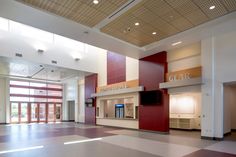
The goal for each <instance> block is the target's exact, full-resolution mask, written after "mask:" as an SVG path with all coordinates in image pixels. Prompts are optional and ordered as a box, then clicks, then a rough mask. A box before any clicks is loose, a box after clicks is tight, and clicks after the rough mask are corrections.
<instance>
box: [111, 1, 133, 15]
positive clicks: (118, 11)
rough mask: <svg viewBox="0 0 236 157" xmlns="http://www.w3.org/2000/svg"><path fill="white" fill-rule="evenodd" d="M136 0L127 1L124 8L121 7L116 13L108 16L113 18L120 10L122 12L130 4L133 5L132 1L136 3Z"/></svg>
mask: <svg viewBox="0 0 236 157" xmlns="http://www.w3.org/2000/svg"><path fill="white" fill-rule="evenodd" d="M134 2H135V0H132V1H131V2H129V3H127V4H126V5H125V6H123V7H122V8H120V9H119V10H117V11H116V12H115V13H114V14H112V15H111V16H109V17H108V18H109V19H110V18H112V17H113V16H115V15H117V14H118V13H119V12H121V11H122V10H124V9H125V8H127V7H128V6H129V5H131V4H132V3H134Z"/></svg>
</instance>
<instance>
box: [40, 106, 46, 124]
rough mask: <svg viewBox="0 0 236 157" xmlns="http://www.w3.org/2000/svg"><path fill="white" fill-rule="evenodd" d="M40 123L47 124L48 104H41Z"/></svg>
mask: <svg viewBox="0 0 236 157" xmlns="http://www.w3.org/2000/svg"><path fill="white" fill-rule="evenodd" d="M39 122H46V104H45V103H40V104H39Z"/></svg>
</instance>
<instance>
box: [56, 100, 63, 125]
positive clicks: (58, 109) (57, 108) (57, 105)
mask: <svg viewBox="0 0 236 157" xmlns="http://www.w3.org/2000/svg"><path fill="white" fill-rule="evenodd" d="M55 112H56V121H57V122H60V121H61V114H62V112H61V104H56V110H55Z"/></svg>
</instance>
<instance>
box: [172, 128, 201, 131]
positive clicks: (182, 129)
mask: <svg viewBox="0 0 236 157" xmlns="http://www.w3.org/2000/svg"><path fill="white" fill-rule="evenodd" d="M170 130H180V131H201V129H182V128H170Z"/></svg>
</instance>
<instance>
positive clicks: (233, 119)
mask: <svg viewBox="0 0 236 157" xmlns="http://www.w3.org/2000/svg"><path fill="white" fill-rule="evenodd" d="M223 87H224V90H223V103H224V128H223V129H224V136H225V139H228V140H234V141H236V114H234V112H235V111H236V82H234V83H226V84H224V86H223Z"/></svg>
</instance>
